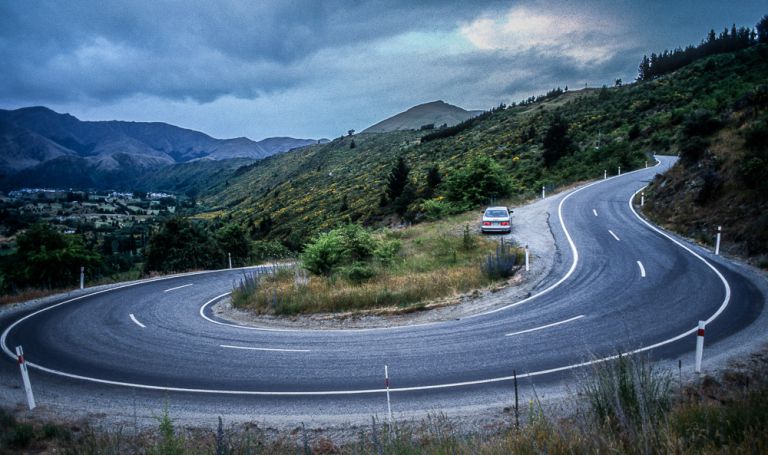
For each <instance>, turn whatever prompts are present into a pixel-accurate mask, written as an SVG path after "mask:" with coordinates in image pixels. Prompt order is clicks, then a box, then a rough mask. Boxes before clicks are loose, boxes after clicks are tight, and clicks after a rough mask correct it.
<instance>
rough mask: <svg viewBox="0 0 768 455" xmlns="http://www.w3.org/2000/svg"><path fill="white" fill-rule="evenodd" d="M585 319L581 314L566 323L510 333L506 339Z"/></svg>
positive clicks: (555, 323) (565, 321) (560, 322)
mask: <svg viewBox="0 0 768 455" xmlns="http://www.w3.org/2000/svg"><path fill="white" fill-rule="evenodd" d="M583 317H584V315H583V314H580V315H578V316H574V317H572V318H570V319H566V320H564V321H559V322H553V323H552V324H547V325H542V326H541V327H534V328H532V329H526V330H521V331H519V332H512V333H508V334H506V335H504V336H505V337H511V336H514V335H522V334H523V333H530V332H536V331H538V330H544V329H548V328H550V327H555V326H558V325H562V324H567V323H569V322H571V321H575V320H577V319H581V318H583Z"/></svg>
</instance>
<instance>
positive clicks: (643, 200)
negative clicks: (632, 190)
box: [640, 191, 645, 207]
mask: <svg viewBox="0 0 768 455" xmlns="http://www.w3.org/2000/svg"><path fill="white" fill-rule="evenodd" d="M644 205H645V191H643V192H642V193H640V207H642V206H644Z"/></svg>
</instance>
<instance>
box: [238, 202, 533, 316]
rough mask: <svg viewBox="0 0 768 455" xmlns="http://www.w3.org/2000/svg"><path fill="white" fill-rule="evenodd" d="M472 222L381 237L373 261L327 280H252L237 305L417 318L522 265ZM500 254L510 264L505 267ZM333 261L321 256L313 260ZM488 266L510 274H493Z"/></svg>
mask: <svg viewBox="0 0 768 455" xmlns="http://www.w3.org/2000/svg"><path fill="white" fill-rule="evenodd" d="M470 218H476V215H475V214H472V215H467V214H465V215H460V216H458V217H456V218H454V219H453V221H452V222H445V221H441V222H435V223H423V224H420V225H418V226H414V227H409V228H405V229H399V230H392V229H388V230H383V231H378V232H375V233H373V234H371V237H372V240H371V241H372V242H373V243H374V246H373V247H371V250H374V251H375V253H374V254H372V255H371V256H372V257H371V258H370V259H367V260H365V261H360V260H358V261H355V262H352V263H347V264H343V263H342V264H340V265H336V266H335V267H334V268H331V267H330V266H327V267H324V268H323V270H327V272H326V273H317V274H309V273H307V272H305V271H304V270H302V269H301V268H297V269H283V270H280V271H277V272H276V273H274V274H267V275H265V274H262V275H255V276H254V275H246V276H244V277H243V279H242V280H241V283H240V284H239V285H238V286H237V287H236V288H235V290H234V292H233V296H232V302H233V305H234V306H236V307H238V308H248V309H251V310H253V311H255V312H257V313H270V314H282V315H292V314H298V313H313V312H340V311H356V310H367V309H372V308H384V307H396V308H398V309H400V310H402V311H413V310H419V309H421V308H423V307H424V306H425V304H426V302H428V301H432V300H436V299H441V298H446V297H452V296H456V295H459V294H463V293H467V292H470V291H472V290H475V289H481V288H484V287H487V286H489V285H490V284H492V283H493V282H495V281H498V280H504V279H508V278H510V277H511V276H512V275H514V272H515V271H516V270H517V268H519V265H517V264H519V263H520V261H517V262H516V261H515V259H516V258H519V257H522V253H521V252H520V250H519V249H518V248H514V247H511V246H509V245H506V246H505V247H503V248H497V245H499V243H500V240H501V238H499V239H498V240H497V239H496V238H494V237H486V236H482V235H480V234H478V233H476V232H473V231H472V230H471V229H470V228H469V223H468V222H465V223H463V224H461V222H463V221H467V220H469V219H470ZM382 245H383V247H382ZM381 251H384V252H383V253H381ZM499 251H501V253H499ZM494 253H495V254H496V256H493V254H494ZM499 254H503V255H504V256H503V258H502V259H504V260H498V255H499ZM489 255H490V256H489ZM329 256H330V255H328V254H326V255H325V256H323V255H322V254H318V255H317V256H315V257H313V260H315V261H317V262H319V261H320V260H318V259H317V257H320V258H321V260H322V259H324V258H326V257H329ZM489 257H493V259H494V260H493V261H491V260H490V259H489ZM510 258H511V260H510ZM488 264H493V265H494V266H495V267H502V266H506V267H509V268H510V269H509V270H506V271H502V272H500V271H498V270H496V269H493V270H489V267H488ZM321 265H323V266H324V265H325V264H321ZM317 268H318V269H321V268H322V267H317ZM503 272H506V273H503Z"/></svg>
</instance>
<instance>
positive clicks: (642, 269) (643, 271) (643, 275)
mask: <svg viewBox="0 0 768 455" xmlns="http://www.w3.org/2000/svg"><path fill="white" fill-rule="evenodd" d="M637 266H638V267H640V277H641V278H645V267H643V263H642V262H640V261H637Z"/></svg>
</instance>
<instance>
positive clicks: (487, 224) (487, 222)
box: [483, 221, 491, 226]
mask: <svg viewBox="0 0 768 455" xmlns="http://www.w3.org/2000/svg"><path fill="white" fill-rule="evenodd" d="M490 225H491V222H490V221H483V226H490Z"/></svg>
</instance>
